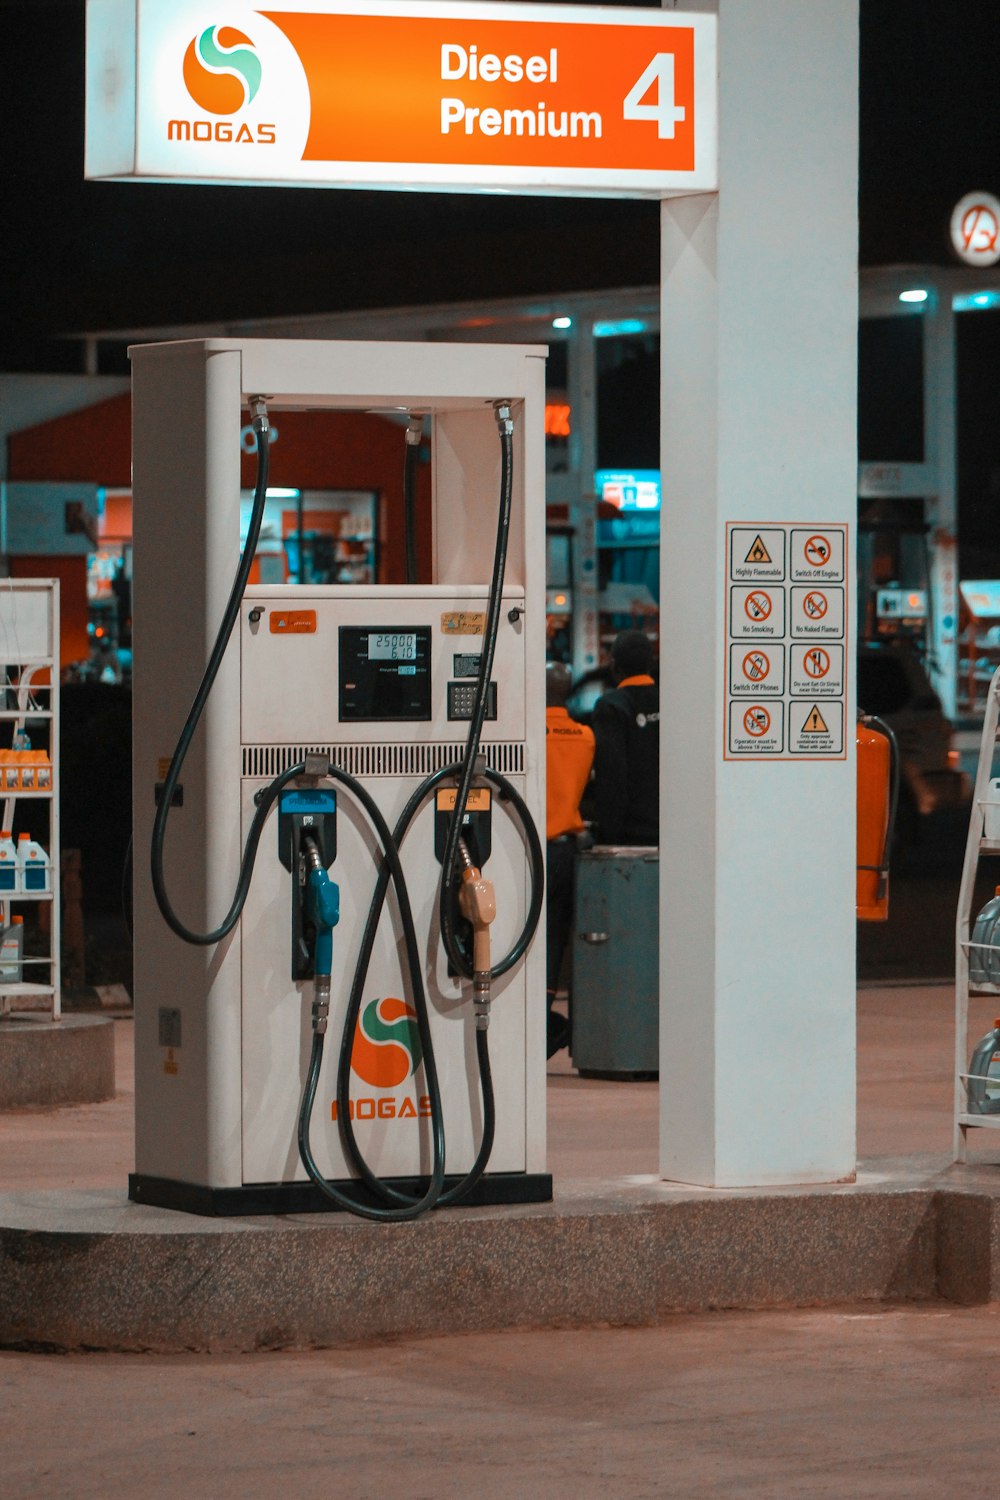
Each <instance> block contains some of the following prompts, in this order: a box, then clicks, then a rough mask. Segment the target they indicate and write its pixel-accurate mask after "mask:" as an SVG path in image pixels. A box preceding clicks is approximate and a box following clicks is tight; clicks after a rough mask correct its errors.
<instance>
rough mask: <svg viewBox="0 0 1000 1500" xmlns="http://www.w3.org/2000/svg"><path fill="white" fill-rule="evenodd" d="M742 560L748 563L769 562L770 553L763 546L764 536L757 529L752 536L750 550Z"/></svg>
mask: <svg viewBox="0 0 1000 1500" xmlns="http://www.w3.org/2000/svg"><path fill="white" fill-rule="evenodd" d="M743 561H744V562H748V563H769V562H770V561H771V554H770V552H768V550H767V548H766V547H765V545H764V538H763V537H762V536H761V534H760V532H759V531H758V533H757V535H756V536H755V537H754V539H753V544H752V546H751V548H750V551H749V552H748V553H747V555H746V557H745V558H744V559H743Z"/></svg>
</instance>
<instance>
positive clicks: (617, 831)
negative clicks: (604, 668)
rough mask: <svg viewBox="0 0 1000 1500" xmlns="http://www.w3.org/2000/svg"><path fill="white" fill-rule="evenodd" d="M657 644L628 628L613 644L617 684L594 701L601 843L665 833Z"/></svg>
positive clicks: (640, 840)
mask: <svg viewBox="0 0 1000 1500" xmlns="http://www.w3.org/2000/svg"><path fill="white" fill-rule="evenodd" d="M654 665H655V654H654V650H653V643H652V641H651V640H650V639H649V637H648V636H647V635H645V634H644V633H643V632H642V631H641V630H624V631H622V632H621V634H620V635H618V636H617V637H616V638H615V642H614V644H613V646H612V647H611V666H612V676H613V680H614V683H615V686H614V687H613V688H612V689H611V691H610V692H607V693H604V694H603V695H602V696H601V697H600V698H598V700H597V702H596V704H595V705H594V712H593V715H592V717H591V724H592V726H593V730H594V739H595V741H596V745H595V750H594V808H595V821H596V825H597V826H596V830H595V832H596V835H597V838H598V840H599V842H600V843H602V844H640V845H643V844H644V845H654V846H655V845H656V844H658V843H659V837H660V689H659V685H658V684H657V682H656V680H655V678H654V676H653V668H654Z"/></svg>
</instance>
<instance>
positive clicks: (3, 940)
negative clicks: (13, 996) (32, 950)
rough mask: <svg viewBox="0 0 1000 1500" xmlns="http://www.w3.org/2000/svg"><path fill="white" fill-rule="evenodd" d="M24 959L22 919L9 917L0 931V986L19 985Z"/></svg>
mask: <svg viewBox="0 0 1000 1500" xmlns="http://www.w3.org/2000/svg"><path fill="white" fill-rule="evenodd" d="M23 957H24V918H23V917H11V919H10V924H9V926H7V927H4V928H3V929H2V931H0V984H18V983H20V979H21V974H22V971H23V963H22V960H23Z"/></svg>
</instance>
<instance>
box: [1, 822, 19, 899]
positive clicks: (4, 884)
mask: <svg viewBox="0 0 1000 1500" xmlns="http://www.w3.org/2000/svg"><path fill="white" fill-rule="evenodd" d="M17 877H18V866H17V850H16V848H15V847H14V836H13V834H12V833H11V831H10V829H9V828H5V829H2V830H0V893H2V892H4V891H16V890H17Z"/></svg>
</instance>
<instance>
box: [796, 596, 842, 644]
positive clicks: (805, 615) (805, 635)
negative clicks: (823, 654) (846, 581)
mask: <svg viewBox="0 0 1000 1500" xmlns="http://www.w3.org/2000/svg"><path fill="white" fill-rule="evenodd" d="M789 594H790V596H791V597H790V601H789V603H790V606H791V619H790V628H791V634H792V636H793V638H797V639H799V640H805V639H809V640H824V641H830V640H833V641H837V640H841V639H842V638H843V635H844V590H843V589H842V588H792V589H790V590H789Z"/></svg>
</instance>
